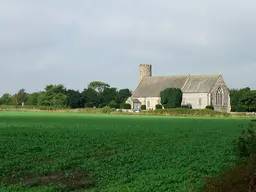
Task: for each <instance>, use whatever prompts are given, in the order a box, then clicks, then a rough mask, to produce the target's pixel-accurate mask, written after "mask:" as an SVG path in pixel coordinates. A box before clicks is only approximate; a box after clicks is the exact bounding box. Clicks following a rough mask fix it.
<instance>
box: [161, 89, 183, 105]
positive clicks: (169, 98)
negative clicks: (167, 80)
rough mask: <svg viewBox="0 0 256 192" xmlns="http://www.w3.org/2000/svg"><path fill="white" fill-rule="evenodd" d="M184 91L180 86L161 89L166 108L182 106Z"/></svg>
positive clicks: (162, 101) (163, 103)
mask: <svg viewBox="0 0 256 192" xmlns="http://www.w3.org/2000/svg"><path fill="white" fill-rule="evenodd" d="M182 95H183V94H182V91H181V89H179V88H167V89H164V90H163V91H161V93H160V97H161V104H162V105H164V106H165V108H177V107H180V106H181V102H182Z"/></svg>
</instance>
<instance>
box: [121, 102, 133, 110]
mask: <svg viewBox="0 0 256 192" xmlns="http://www.w3.org/2000/svg"><path fill="white" fill-rule="evenodd" d="M120 108H121V109H131V104H130V103H122V104H121V105H120Z"/></svg>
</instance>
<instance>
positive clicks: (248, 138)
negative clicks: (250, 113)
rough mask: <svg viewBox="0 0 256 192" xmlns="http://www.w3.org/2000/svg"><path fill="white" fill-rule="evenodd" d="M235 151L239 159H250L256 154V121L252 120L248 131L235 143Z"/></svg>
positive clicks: (244, 131) (242, 132) (242, 133)
mask: <svg viewBox="0 0 256 192" xmlns="http://www.w3.org/2000/svg"><path fill="white" fill-rule="evenodd" d="M234 151H235V153H236V154H237V156H238V157H239V158H248V157H249V156H251V155H252V154H256V120H251V122H250V123H249V125H248V128H247V129H243V130H242V131H241V135H240V136H239V137H238V139H236V140H235V141H234Z"/></svg>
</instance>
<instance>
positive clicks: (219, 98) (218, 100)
mask: <svg viewBox="0 0 256 192" xmlns="http://www.w3.org/2000/svg"><path fill="white" fill-rule="evenodd" d="M216 105H223V90H222V89H221V88H218V90H217V92H216Z"/></svg>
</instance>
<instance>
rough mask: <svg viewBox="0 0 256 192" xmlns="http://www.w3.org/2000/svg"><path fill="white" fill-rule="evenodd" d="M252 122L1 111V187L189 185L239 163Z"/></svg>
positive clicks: (130, 188)
mask: <svg viewBox="0 0 256 192" xmlns="http://www.w3.org/2000/svg"><path fill="white" fill-rule="evenodd" d="M248 121H249V120H243V119H228V118H226V119H217V118H212V119H210V118H177V117H175V118H172V117H153V116H151V117H149V116H114V115H112V116H110V115H105V116H104V115H86V114H82V113H80V114H78V113H77V114H76V113H42V112H34V113H32V112H0V140H1V148H0V149H1V151H0V152H1V154H0V155H1V164H0V173H1V191H7V192H8V191H56V190H60V189H63V191H65V189H66V191H72V190H73V189H83V190H82V191H111V192H114V191H116V192H120V191H132V192H135V191H150V192H151V191H160V192H161V191H173V192H176V191H178V192H182V191H184V192H189V191H192V189H198V188H200V187H201V186H202V185H203V182H204V179H205V177H206V176H214V175H216V174H218V173H219V172H220V171H221V170H222V169H223V168H225V167H226V166H230V165H231V164H232V160H234V158H235V157H234V155H233V154H232V153H231V150H230V149H231V142H232V140H233V138H234V137H236V136H237V135H238V134H239V133H240V130H241V128H242V126H244V125H245V126H246V125H247V123H248ZM2 160H3V161H2ZM19 183H20V184H19ZM22 186H24V187H22ZM68 187H70V188H68ZM86 188H88V189H86Z"/></svg>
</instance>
